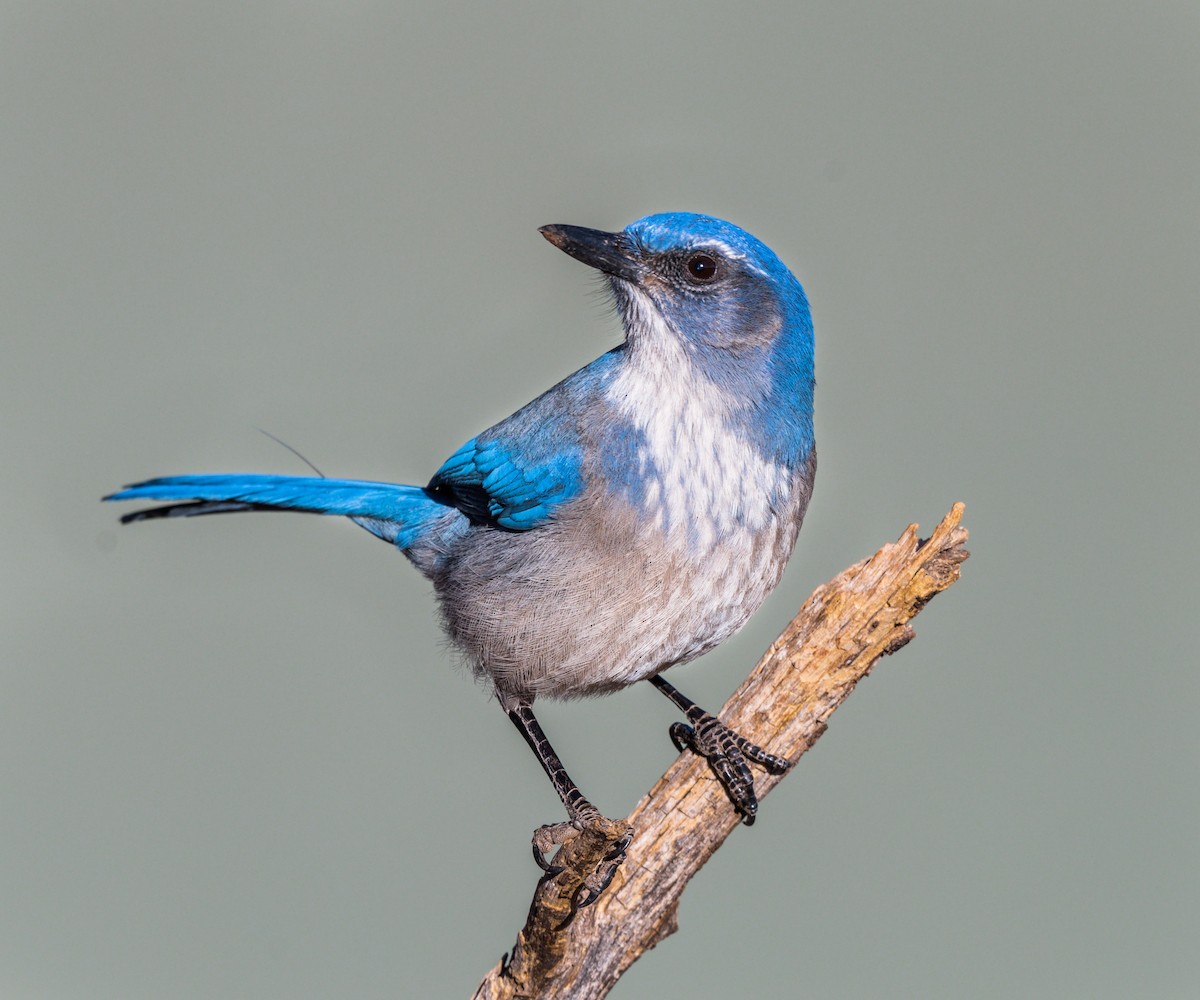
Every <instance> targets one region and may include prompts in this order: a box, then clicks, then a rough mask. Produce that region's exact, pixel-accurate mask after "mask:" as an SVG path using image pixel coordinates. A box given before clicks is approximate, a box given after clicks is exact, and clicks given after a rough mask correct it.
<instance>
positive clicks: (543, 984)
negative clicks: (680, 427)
mask: <svg viewBox="0 0 1200 1000" xmlns="http://www.w3.org/2000/svg"><path fill="white" fill-rule="evenodd" d="M962 514H963V505H962V504H961V503H956V504H955V505H954V507H953V508H951V510H950V513H949V514H947V515H946V517H945V518H944V519H943V520H942V523H941V524H939V525H938V527H937V529H936V530H935V531H934V533H933V535H932V536H930V537H929V538H928V539H926V540H924V541H921V540H918V538H917V526H916V525H915V524H912V525H909V526H908V528H907V529H906V530H905V532H904V533H903V534H902V535H901V536H900V538H899V540H898V541H896V542H895V543H894V544H891V545H885V546H884V547H883V548H882V549H880V550H879V551H878V552H877V553H875V555H874V556H872V557H871V558H870V559H865V560H863V561H862V562H860V563H858V564H856V565H854V566H851V567H850V568H849V569H847V570H844V571H843V572H842V573H840V574H839V575H838V576H836V577H835V578H834V579H833V580H831V581H829V583H826V584H824V585H823V586H821V587H818V588H817V589H816V591H814V592H813V595H812V596H811V597H810V598H809V599H808V600H807V601H806V602H805V603H804V606H803V607H802V608H801V609H800V611H799V613H798V614H797V615H796V617H795V618H794V619H792V621H791V623H790V624H789V625H788V626H787V628H786V629H784V631H783V633H782V634H781V635H780V636H779V638H778V639H776V640H775V642H774V643H773V644H772V645H771V648H770V649H768V650H767V652H766V653H765V654H764V655H763V658H762V659H761V660H760V661H759V663H758V665H757V666H756V667H755V668H754V670H753V671H752V672H751V673H750V676H749V677H747V678H746V680H745V681H743V682H742V685H741V687H739V688H738V689H737V691H735V692H734V694H733V697H731V698H730V699H729V701H728V702H727V703H726V705H725V707H724V709H723V710H722V712H721V719H722V721H724V722H726V723H727V724H729V725H730V726H732V727H733V728H734V729H735V730H737V731H738V732H739V733H741V734H742V735H743V736H745V737H746V738H747V739H749V740H751V741H752V742H754V743H758V744H759V745H760V746H762V747H763V748H764V749H765V750H768V751H770V752H771V753H774V754H778V755H779V756H781V757H786V758H787V759H788V760H790V761H792V762H793V763H795V761H797V760H798V759H799V758H800V756H801V755H802V754H803V753H804V752H805V751H806V750H808V748H809V747H811V746H812V745H813V743H815V742H816V741H817V739H818V738H819V737H820V735H821V734H822V733H823V732H824V731H825V726H826V720H827V719H828V718H829V716H830V715H832V714H833V711H834V709H836V708H837V707H838V705H840V704H841V703H842V702H843V701H844V700H845V699H846V698H847V697H848V696H849V694H850V692H851V691H853V690H854V686H855V685H856V684H857V683H858V682H859V681H860V680H861V679H862V678H864V677H865V676H866V675H867V674H869V673H870V672H871V668H872V667H874V666H875V664H876V663H877V662H878V661H879V659H880V658H881V657H883V656H886V655H888V654H889V653H894V652H895V651H896V650H898V649H899V648H900V647H901V646H904V645H905V644H907V643H908V642H909V641H910V640H911V639H912V638H913V636H914V635H915V633H914V632H913V629H912V628H911V626H909V624H908V621H909V619H911V618H912V617H913V616H914V615H916V614H917V613H918V612H919V611H920V610H921V609H922V608H923V607H924V606H925V604H926V603H927V602H928V601H929V599H930V598H931V597H933V595H934V594H937V593H939V592H940V591H942V590H945V589H946V588H947V587H949V586H950V584H952V583H953V582H954V581H955V580H957V579H958V575H959V564H960V563H962V561H963V560H964V559H966V558H967V555H968V553H967V551H966V549H964V548H963V544H964V543H965V542H966V540H967V530H966V529H965V528H963V527H961V526H960V523H959V522H960V521H961V520H962ZM788 773H789V774H790V773H791V772H790V771H789V772H788ZM754 775H755V788H756V790H757V792H758V797H759V798H760V799H762V798H763V797H764V796H766V795H767V794H768V793H769V792H770V791H771V789H772V788H774V786H775V785H776V784H778V783H779V781H781V780H782V778H783V777H786V775H784V776H775V775H770V774H766V773H765V772H763V771H762V770H761V769H759V768H755V769H754ZM738 820H739V817H738V815H737V814H736V813H735V812H734V810H733V807H732V806H731V805H730V803H729V800H728V798H727V797H726V795H725V792H724V791H723V789H722V788H721V785H720V784H719V783H718V782H717V780H716V778H715V777H714V776H713V775H712V773H711V772H710V771H709V769H708V765H707V763H706V762H705V761H704V760H702V759H701V758H698V757H696V756H695V755H693V754H692V753H690V752H688V753H684V754H682V755H681V756H680V757H679V759H678V760H676V761H675V763H674V764H672V765H671V767H670V768H668V770H667V772H666V774H664V775H663V776H662V777H661V778H660V779H659V780H658V783H657V784H656V785H655V786H654V787H653V788H652V789H651V790H650V791H649V793H648V794H647V795H646V797H645V798H643V799H642V801H641V802H639V803H638V805H637V807H636V808H635V809H634V810H633V812H632V813H631V814H630V816H629V818H628V820H627V822H628V823H629V824H630V825H631V826H632V827H633V841H632V843H631V844H630V845H629V848H628V854H627V856H626V859H625V862H624V864H623V865H622V866H621V868H620V869H619V870H618V871H617V873H616V877H615V878H614V879H613V882H612V885H611V886H609V888H608V890H607V891H606V892H604V894H603V895H601V897H600V899H599V900H598V901H597V902H596V903H595V904H594V905H592V906H590V907H588V908H586V909H583V910H580V911H579V912H577V913H576V914H575V915H574V917H573V918H572V915H571V912H572V908H571V898H572V896H573V894H574V893H575V891H576V890H577V889H578V887H579V885H580V883H581V882H582V881H583V879H584V877H585V876H586V875H587V874H588V873H589V872H591V871H592V870H594V868H595V867H596V866H597V865H598V864H600V863H601V861H602V859H603V856H604V854H605V853H606V851H607V850H608V849H609V848H610V846H611V844H612V842H613V841H614V840H615V839H616V837H617V836H619V835H620V833H621V832H623V830H624V829H625V827H624V824H620V823H614V824H612V827H613V828H612V829H611V830H609V831H607V832H606V833H597V834H591V835H589V834H587V833H585V834H583V835H581V836H579V837H577V838H576V839H575V840H573V841H571V842H570V843H568V844H566V845H565V846H564V847H562V848H561V849H560V851H559V853H558V855H557V856H556V858H555V863H556V864H557V865H562V866H564V870H563V871H562V872H561V873H560V874H558V875H555V876H553V877H545V878H543V879H542V880H541V881H540V882H539V883H538V887H537V890H536V892H535V893H534V897H533V902H532V904H531V905H530V908H529V916H528V918H527V920H526V922H525V926H524V927H523V928H522V930H521V932H520V933H519V934H518V936H517V943H516V944H515V945H514V947H513V950H512V953H511V955H506V956H505V958H504V959H503V960H502V961H501V962H500V964H499V965H497V966H496V967H495V968H494V969H492V970H491V972H489V973H488V974H487V976H486V977H485V978H484V980H483V982H482V983H480V985H479V989H478V990H477V991H476V994H475V996H476V998H480V1000H483V998H488V1000H500V998H504V1000H508V998H518V997H567V996H569V997H571V998H573V1000H591V998H599V997H604V996H606V995H607V994H608V991H609V990H610V989H611V988H612V987H613V985H614V984H615V983H616V981H617V980H618V979H619V978H620V976H621V974H622V973H624V971H625V970H626V969H628V968H629V966H630V965H632V964H633V963H634V962H635V961H637V959H638V958H640V957H641V956H642V954H644V953H645V952H646V950H647V949H649V948H652V947H654V945H656V944H657V943H658V942H659V941H661V940H663V939H664V938H665V937H667V936H668V935H670V934H673V933H674V932H675V930H676V929H677V927H678V924H677V911H678V907H679V899H680V896H681V895H682V894H683V890H684V889H685V888H686V887H687V884H688V881H689V880H690V879H691V878H692V876H693V875H695V874H696V872H698V871H699V870H700V868H701V867H702V866H703V865H704V863H705V862H706V861H707V860H708V859H709V858H710V857H711V856H712V855H713V853H714V852H715V851H716V850H717V848H718V847H720V846H721V844H722V843H723V842H724V840H725V838H726V837H728V836H729V834H730V833H731V832H732V831H733V829H734V827H736V826H737V825H738Z"/></svg>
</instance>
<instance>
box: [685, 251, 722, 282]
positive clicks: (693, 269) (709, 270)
mask: <svg viewBox="0 0 1200 1000" xmlns="http://www.w3.org/2000/svg"><path fill="white" fill-rule="evenodd" d="M687 269H688V274H690V275H691V276H692V277H693V278H694V279H695V280H696V281H712V280H713V278H715V277H716V276H717V261H716V258H715V257H710V256H709V255H708V254H706V253H697V254H692V256H690V257H689V258H688V262H687Z"/></svg>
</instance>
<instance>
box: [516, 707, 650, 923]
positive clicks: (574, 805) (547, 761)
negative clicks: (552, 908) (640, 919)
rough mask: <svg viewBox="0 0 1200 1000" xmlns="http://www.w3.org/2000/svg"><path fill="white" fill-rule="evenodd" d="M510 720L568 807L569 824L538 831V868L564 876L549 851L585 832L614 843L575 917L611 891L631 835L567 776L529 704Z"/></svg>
mask: <svg viewBox="0 0 1200 1000" xmlns="http://www.w3.org/2000/svg"><path fill="white" fill-rule="evenodd" d="M508 717H509V718H510V719H512V721H513V725H514V726H516V727H517V729H518V730H519V731H520V733H521V735H522V736H524V737H525V742H526V743H528V744H529V748H530V749H531V750H532V751H533V752H534V753H535V754H536V755H537V759H538V760H539V761H541V763H542V767H543V768H544V769H545V771H546V774H547V776H548V777H549V778H550V783H551V784H552V785H554V790H555V791H556V792H558V797H559V798H560V799H562V802H563V805H564V806H566V807H567V816H568V817H569V819H568V820H567V822H565V823H548V824H546V825H545V826H542V827H540V828H539V829H537V830H535V831H534V834H533V860H534V861H536V862H537V864H538V867H539V868H541V869H542V871H544V872H545V873H546V874H547V875H548V876H551V877H553V876H554V875H558V874H559V873H561V872H562V871H563V870H564V869H563V867H562V866H561V865H555V864H551V863H550V862H549V861H547V860H546V851H548V850H550V849H551V848H553V847H557V846H561V845H563V844H565V843H567V842H568V841H571V840H574V839H575V838H576V837H578V836H579V835H580V833H583V832H585V831H595V832H596V833H598V834H599V835H600V836H601V837H603V838H604V839H605V841H606V842H607V841H611V846H609V848H608V850H607V851H606V852H605V854H604V855H603V857H602V858H601V861H600V864H599V865H598V866H597V867H596V869H595V871H593V872H592V873H591V874H589V875H588V876H587V877H586V878H585V879H584V880H583V883H582V884H581V885H580V886H579V889H578V890H577V891H576V893H575V898H574V900H573V903H572V913H574V911H575V910H577V909H580V908H582V907H584V906H588V905H589V904H591V903H594V902H595V901H596V899H597V898H599V896H600V893H602V892H603V891H604V890H605V889H607V888H608V884H609V883H610V882H611V881H612V880H613V876H614V875H615V874H616V872H617V869H618V868H619V867H620V865H621V862H622V861H624V860H625V849H626V848H627V847H628V846H629V841H630V840H631V839H632V838H631V832H630V830H629V828H628V826H626V825H624V824H614V823H613V822H612V821H611V820H609V819H607V818H606V817H605V816H604V815H603V814H602V813H601V812H600V810H599V809H597V808H596V807H595V806H594V805H592V804H591V803H590V802H589V801H588V800H587V799H586V798H585V797H584V794H583V792H581V791H580V790H579V786H578V785H576V784H575V782H574V781H572V780H571V776H570V775H569V774H567V769H566V768H565V767H563V763H562V761H561V760H559V757H558V754H556V753H555V752H554V747H552V746H551V745H550V741H549V740H548V739H547V738H546V734H545V733H544V732H542V727H541V725H539V724H538V720H537V718H536V717H535V716H534V714H533V709H532V708H530V706H529V704H528V703H526V702H518V704H517V706H516V707H515V708H512V709H510V710H509V712H508ZM555 860H558V858H557V856H556V857H555Z"/></svg>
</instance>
